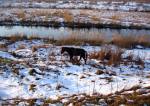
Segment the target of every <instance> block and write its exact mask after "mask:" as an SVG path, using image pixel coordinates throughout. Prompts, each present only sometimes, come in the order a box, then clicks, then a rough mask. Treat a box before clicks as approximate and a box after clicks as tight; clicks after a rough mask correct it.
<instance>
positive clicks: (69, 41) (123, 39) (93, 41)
mask: <svg viewBox="0 0 150 106" xmlns="http://www.w3.org/2000/svg"><path fill="white" fill-rule="evenodd" d="M0 39H7V40H9V41H10V42H15V41H19V40H33V39H39V40H40V39H42V40H44V42H47V43H52V44H55V45H93V46H99V45H103V44H114V45H117V46H119V47H122V48H135V47H136V46H137V45H141V46H143V47H150V36H148V35H141V36H134V35H131V36H122V35H114V36H112V37H111V38H106V37H105V36H102V35H94V36H81V35H70V36H66V37H60V38H59V39H58V40H56V39H54V38H47V37H39V36H36V35H32V36H26V35H19V34H18V35H11V36H9V37H1V38H0Z"/></svg>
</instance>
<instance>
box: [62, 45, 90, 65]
mask: <svg viewBox="0 0 150 106" xmlns="http://www.w3.org/2000/svg"><path fill="white" fill-rule="evenodd" d="M64 52H67V53H68V54H69V56H70V61H72V60H73V57H74V56H80V59H79V61H80V60H81V59H82V58H83V59H84V62H85V64H86V61H87V56H88V54H87V51H85V50H84V49H81V48H73V47H62V49H61V54H63V53H64Z"/></svg>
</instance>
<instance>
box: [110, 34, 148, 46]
mask: <svg viewBox="0 0 150 106" xmlns="http://www.w3.org/2000/svg"><path fill="white" fill-rule="evenodd" d="M112 43H113V44H115V45H118V46H120V47H123V48H134V47H135V46H136V45H142V46H145V47H150V36H146V35H143V36H134V35H131V36H121V35H115V36H113V38H112Z"/></svg>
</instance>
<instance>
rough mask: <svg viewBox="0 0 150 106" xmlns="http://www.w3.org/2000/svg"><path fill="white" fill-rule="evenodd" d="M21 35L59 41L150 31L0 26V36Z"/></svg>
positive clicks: (140, 33)
mask: <svg viewBox="0 0 150 106" xmlns="http://www.w3.org/2000/svg"><path fill="white" fill-rule="evenodd" d="M16 34H22V35H26V36H31V35H34V36H40V37H49V38H54V39H59V38H60V37H65V36H70V35H75V36H90V37H92V36H105V37H111V36H113V35H124V36H127V35H134V36H140V35H149V36H150V30H144V29H143V30H136V29H110V28H101V29H97V28H92V29H77V28H74V29H71V28H64V27H61V28H58V29H56V28H52V27H30V26H0V36H11V35H16Z"/></svg>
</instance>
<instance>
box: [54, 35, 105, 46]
mask: <svg viewBox="0 0 150 106" xmlns="http://www.w3.org/2000/svg"><path fill="white" fill-rule="evenodd" d="M103 41H104V38H103V37H102V36H97V35H95V36H86V35H82V36H81V35H75V34H72V35H70V36H67V37H62V38H60V39H59V40H58V41H57V42H56V43H57V44H59V45H83V44H90V45H101V44H102V43H103Z"/></svg>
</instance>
